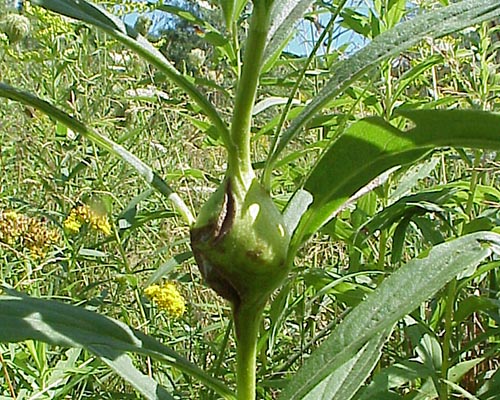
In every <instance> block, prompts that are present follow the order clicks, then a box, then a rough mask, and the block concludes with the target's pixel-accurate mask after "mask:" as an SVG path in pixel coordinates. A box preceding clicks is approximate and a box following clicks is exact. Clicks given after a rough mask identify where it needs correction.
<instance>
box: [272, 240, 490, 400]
mask: <svg viewBox="0 0 500 400" xmlns="http://www.w3.org/2000/svg"><path fill="white" fill-rule="evenodd" d="M499 246H500V235H497V234H494V233H491V232H482V233H476V234H471V235H467V236H463V237H460V238H458V239H456V240H453V241H450V242H447V243H443V244H440V245H438V246H435V247H434V248H433V249H432V250H430V251H429V253H428V254H427V255H426V256H425V257H423V258H420V259H415V260H412V261H410V262H409V263H407V264H406V265H405V266H403V267H401V268H400V269H398V270H397V271H396V272H394V273H393V274H392V275H391V276H390V277H388V278H386V279H385V280H384V281H383V282H382V284H381V285H380V286H379V287H378V288H377V289H376V290H375V291H374V292H373V293H371V294H370V295H368V296H367V298H366V300H365V301H363V302H362V303H361V304H360V305H358V306H357V307H356V308H354V309H353V310H352V311H351V312H350V313H349V314H348V315H347V317H346V318H345V319H344V321H343V322H342V323H341V324H339V325H338V326H337V328H336V329H335V330H334V331H333V332H332V334H331V335H330V337H329V338H328V339H327V340H326V341H325V342H324V343H323V344H322V345H321V346H320V347H319V348H318V349H317V350H316V351H314V352H313V353H312V354H311V356H310V357H309V358H308V359H307V361H306V363H305V364H304V365H303V367H302V368H301V369H300V370H299V371H298V372H297V374H296V375H295V376H294V378H293V379H292V380H291V381H290V382H289V384H288V385H287V386H286V388H285V390H284V391H283V394H282V396H281V397H280V398H281V399H286V400H292V399H294V400H295V399H297V400H298V399H302V398H303V397H304V396H306V395H307V394H308V393H310V392H311V391H312V390H314V388H315V387H316V386H317V385H318V384H320V383H321V382H322V381H323V379H325V378H326V377H327V376H329V375H330V374H332V373H333V372H334V371H335V370H336V369H338V368H340V367H341V366H342V365H344V363H346V362H347V361H348V360H350V359H352V358H353V357H354V356H355V355H356V354H357V353H358V351H359V350H360V349H361V348H362V347H363V346H364V345H365V343H367V342H368V341H369V340H370V339H372V338H373V337H374V335H377V334H379V333H380V332H382V331H384V330H385V329H389V328H390V327H391V326H392V325H393V324H395V323H396V322H397V321H398V320H400V319H401V318H403V317H404V316H405V315H407V314H408V313H410V312H412V311H413V310H414V309H415V308H416V307H418V306H419V305H420V304H421V303H422V302H423V301H425V300H427V299H428V298H429V297H431V296H433V295H434V294H436V293H437V292H438V291H439V290H440V289H441V288H442V287H443V286H444V285H446V283H448V282H449V281H451V280H452V279H453V278H454V277H455V276H456V275H457V274H458V273H460V272H461V271H463V270H466V269H467V268H470V267H471V266H475V265H478V264H479V263H481V261H483V260H484V259H486V258H487V257H489V256H490V255H491V253H492V251H493V250H494V251H495V252H498V250H499V249H500V247H499Z"/></svg>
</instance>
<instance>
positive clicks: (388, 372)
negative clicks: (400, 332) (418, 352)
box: [356, 361, 431, 400]
mask: <svg viewBox="0 0 500 400" xmlns="http://www.w3.org/2000/svg"><path fill="white" fill-rule="evenodd" d="M430 374H431V371H429V369H428V368H426V367H425V366H424V365H423V364H421V363H419V362H416V361H403V362H401V363H397V364H394V365H391V366H390V367H388V368H386V369H384V370H382V371H380V372H379V373H378V374H376V375H375V377H374V378H373V381H372V382H371V383H370V385H368V386H367V387H366V388H364V389H363V390H362V392H361V393H360V396H359V397H356V400H386V399H388V398H389V393H391V392H390V390H391V389H397V388H400V387H401V386H403V385H405V384H407V383H408V382H411V381H413V380H416V379H425V378H428V377H429V376H430ZM397 398H398V399H399V398H400V397H399V396H397Z"/></svg>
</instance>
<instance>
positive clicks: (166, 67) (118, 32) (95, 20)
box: [33, 0, 229, 144]
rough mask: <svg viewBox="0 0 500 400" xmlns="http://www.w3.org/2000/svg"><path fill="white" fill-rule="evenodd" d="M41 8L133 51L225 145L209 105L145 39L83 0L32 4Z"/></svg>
mask: <svg viewBox="0 0 500 400" xmlns="http://www.w3.org/2000/svg"><path fill="white" fill-rule="evenodd" d="M33 3H34V4H37V5H39V6H41V7H43V8H46V9H48V10H51V11H54V12H56V13H59V14H62V15H66V16H68V17H71V18H75V19H78V20H80V21H83V22H86V23H89V24H91V25H94V26H96V27H98V28H101V29H102V30H104V31H105V32H106V33H108V34H110V35H111V36H113V37H114V38H115V39H117V40H118V41H120V42H121V43H123V44H124V45H126V46H128V47H129V48H130V49H132V50H134V51H135V52H136V53H137V54H139V55H140V56H141V57H142V58H144V59H145V60H147V61H149V62H150V63H151V64H153V65H154V66H155V67H156V68H158V69H159V70H160V71H161V72H162V73H164V74H165V75H166V76H167V77H168V78H169V79H170V80H171V81H172V82H174V83H175V84H176V85H177V86H179V87H180V88H181V89H183V90H184V91H185V92H186V93H187V94H188V95H189V96H190V97H191V98H192V99H193V101H194V102H195V103H196V104H197V105H198V106H199V107H200V108H201V109H202V110H203V112H204V113H205V114H206V115H207V117H208V118H209V119H210V120H211V121H212V123H213V124H214V125H215V126H216V127H217V130H218V131H219V134H220V135H221V138H222V140H223V142H224V143H226V144H228V143H229V141H228V140H229V130H228V128H227V125H226V124H225V123H224V121H223V120H222V119H221V117H220V115H219V113H218V112H217V110H216V109H215V108H214V106H213V105H212V103H211V102H210V101H209V100H208V99H207V98H206V97H205V96H204V95H203V93H201V92H200V91H199V90H198V89H197V88H196V86H194V85H193V84H192V83H191V82H190V80H189V79H187V78H186V77H185V76H184V75H183V74H182V73H180V72H179V71H177V70H176V69H175V67H174V66H173V65H172V64H171V63H170V62H169V61H168V60H167V59H166V58H165V56H164V55H163V54H162V53H161V52H160V51H159V50H158V49H157V48H155V47H154V46H153V45H152V44H151V43H150V42H148V40H147V39H145V38H144V37H142V36H141V35H139V34H138V33H137V32H135V31H134V30H133V29H132V28H131V27H130V26H127V25H125V24H124V23H123V22H122V21H121V20H120V19H119V18H117V17H115V16H114V15H112V14H110V13H108V12H106V11H105V10H104V9H103V8H101V7H99V6H97V5H94V4H92V3H91V2H89V1H86V0H33Z"/></svg>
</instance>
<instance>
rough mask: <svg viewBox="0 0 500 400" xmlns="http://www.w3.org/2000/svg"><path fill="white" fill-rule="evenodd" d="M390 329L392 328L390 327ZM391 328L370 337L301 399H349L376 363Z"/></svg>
mask: <svg viewBox="0 0 500 400" xmlns="http://www.w3.org/2000/svg"><path fill="white" fill-rule="evenodd" d="M391 330H392V329H391ZM391 330H386V331H383V332H381V333H379V334H377V335H376V336H375V337H374V338H372V339H370V340H369V341H368V342H367V343H366V344H365V345H364V346H363V347H362V348H361V350H359V351H358V354H356V356H355V357H353V358H351V359H350V360H349V361H347V362H345V363H344V364H343V365H342V366H340V367H339V368H336V369H335V371H334V372H333V373H332V374H331V375H330V376H328V377H327V378H325V379H324V380H323V381H322V382H321V383H320V384H319V385H318V386H316V387H315V388H314V390H312V391H311V392H310V393H309V394H308V395H307V396H306V397H304V399H303V400H330V399H335V400H350V399H352V398H353V397H354V395H355V394H356V392H357V391H358V389H359V388H360V386H361V385H362V384H363V382H364V381H365V379H366V378H367V377H368V375H370V372H371V371H372V370H373V368H374V367H375V365H376V364H377V362H378V360H379V358H380V355H381V350H382V346H383V345H384V343H385V341H386V340H387V337H388V336H389V334H390V332H391Z"/></svg>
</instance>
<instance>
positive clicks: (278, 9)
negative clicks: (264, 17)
mask: <svg viewBox="0 0 500 400" xmlns="http://www.w3.org/2000/svg"><path fill="white" fill-rule="evenodd" d="M312 3H314V0H275V1H274V3H273V8H272V10H271V21H272V22H271V26H270V28H269V32H268V34H267V44H266V49H265V50H264V62H265V61H267V60H268V59H270V58H271V57H272V56H273V55H274V54H275V53H276V52H277V51H279V50H280V49H282V48H283V43H284V42H286V41H287V40H288V39H289V38H290V37H291V35H290V33H291V32H292V31H293V29H294V26H295V24H296V23H297V21H298V20H299V19H300V18H302V17H303V15H304V13H305V12H306V10H307V9H308V8H309V7H310V6H311V4H312Z"/></svg>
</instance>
